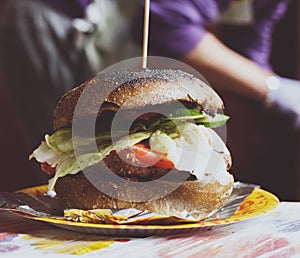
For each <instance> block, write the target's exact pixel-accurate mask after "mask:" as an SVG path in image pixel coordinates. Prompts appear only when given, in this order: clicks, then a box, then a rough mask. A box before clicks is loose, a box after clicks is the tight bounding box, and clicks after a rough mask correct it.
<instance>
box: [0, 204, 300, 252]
mask: <svg viewBox="0 0 300 258" xmlns="http://www.w3.org/2000/svg"><path fill="white" fill-rule="evenodd" d="M41 255H43V257H44V256H47V255H48V256H49V257H56V256H58V257H64V256H72V257H74V255H79V256H81V257H84V256H98V257H99V256H100V257H101V256H103V257H116V258H119V257H164V258H167V257H172V258H173V257H197V258H198V257H280V258H282V257H300V202H281V203H279V205H278V206H277V207H276V208H275V209H274V210H272V211H270V212H268V213H266V214H263V215H260V216H258V217H256V218H252V219H249V220H245V221H240V222H237V223H234V224H229V225H223V226H216V227H212V228H209V229H199V231H197V232H193V233H186V234H181V235H171V236H150V237H146V238H117V237H107V236H106V237H105V236H99V235H88V234H83V233H77V232H72V231H67V230H64V229H60V228H57V227H55V226H52V225H49V224H47V223H45V222H39V221H34V220H30V219H26V218H23V217H19V216H17V215H15V214H11V213H8V212H1V213H0V256H1V257H2V256H19V257H41Z"/></svg>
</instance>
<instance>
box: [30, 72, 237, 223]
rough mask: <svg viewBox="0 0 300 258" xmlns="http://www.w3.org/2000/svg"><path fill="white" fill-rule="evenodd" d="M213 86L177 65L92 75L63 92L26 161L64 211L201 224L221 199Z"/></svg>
mask: <svg viewBox="0 0 300 258" xmlns="http://www.w3.org/2000/svg"><path fill="white" fill-rule="evenodd" d="M223 109H224V105H223V102H222V100H221V98H220V97H219V96H218V95H217V94H216V92H215V91H214V90H213V89H212V88H210V87H209V86H208V85H207V84H205V83H204V82H203V81H202V80H200V79H198V78H197V77H195V76H193V75H190V74H188V73H186V72H183V71H181V70H167V69H166V70H155V69H137V70H134V71H126V72H110V73H101V74H99V75H98V76H97V77H95V78H93V79H91V80H89V81H87V82H85V83H83V84H82V85H80V86H79V87H77V88H74V89H73V90H71V91H69V92H67V93H66V94H65V95H64V96H63V97H62V98H61V99H60V101H59V102H58V104H57V106H56V109H55V111H54V121H53V124H54V132H53V134H51V135H46V136H45V139H44V140H43V141H42V143H41V145H40V146H39V147H38V148H37V149H36V150H34V151H33V153H32V154H31V155H30V158H35V159H36V160H37V161H38V162H40V163H41V168H42V170H43V171H45V172H47V173H48V174H50V175H52V178H51V179H50V180H49V184H48V188H49V191H48V194H49V195H51V196H52V195H57V197H58V198H59V200H60V201H61V202H62V203H63V205H64V207H65V208H77V209H99V208H100V209H101V208H103V209H126V208H136V209H139V210H147V211H150V212H155V213H158V214H162V215H167V216H177V217H180V218H186V217H187V216H191V217H192V218H194V219H197V220H201V219H204V218H207V217H208V216H210V215H211V214H213V213H214V212H216V211H217V210H219V209H220V208H221V207H222V206H223V205H224V203H225V202H226V200H227V199H228V198H229V197H230V194H231V192H232V189H233V181H234V179H233V176H232V175H231V174H230V173H229V172H228V170H229V168H230V166H231V156H230V152H229V151H228V149H227V148H226V146H225V144H224V142H223V141H222V139H221V138H220V137H219V136H218V134H217V133H216V132H215V130H214V128H216V127H220V126H223V125H224V124H225V123H226V121H227V119H228V117H227V116H225V115H223V114H221V112H222V110H223Z"/></svg>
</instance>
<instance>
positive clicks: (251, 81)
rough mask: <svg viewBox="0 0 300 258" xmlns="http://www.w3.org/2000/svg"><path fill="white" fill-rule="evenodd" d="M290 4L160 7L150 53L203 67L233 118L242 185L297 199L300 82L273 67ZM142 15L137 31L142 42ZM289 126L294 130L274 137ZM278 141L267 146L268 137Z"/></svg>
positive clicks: (199, 1)
mask: <svg viewBox="0 0 300 258" xmlns="http://www.w3.org/2000/svg"><path fill="white" fill-rule="evenodd" d="M288 4H289V1H288V0H176V1H174V0H163V1H162V0H152V1H151V5H150V8H151V10H150V33H149V52H150V53H151V55H157V56H166V57H171V58H174V59H179V60H181V61H183V62H185V63H187V64H189V65H191V66H192V67H194V68H196V70H198V71H199V72H200V73H201V74H202V75H203V76H204V77H205V78H206V79H207V81H208V82H209V83H210V85H212V87H213V88H215V89H216V90H217V91H218V92H219V93H220V95H221V96H222V98H224V100H225V107H226V112H229V115H230V116H231V119H230V121H229V123H228V144H229V147H231V150H232V154H233V165H234V166H233V172H234V174H235V176H236V179H237V180H239V179H241V180H247V181H251V180H253V181H252V182H253V183H258V184H262V185H263V186H264V187H267V188H270V190H273V191H275V192H277V193H279V195H280V196H282V197H283V198H293V199H295V198H296V191H297V190H296V189H297V187H298V186H297V181H296V178H298V176H297V175H292V176H288V175H287V174H285V175H286V176H283V173H292V172H288V171H287V170H289V169H290V170H291V169H292V168H291V166H290V163H291V160H292V159H295V160H298V159H297V157H295V155H296V154H295V152H296V151H297V150H298V146H299V144H298V145H297V144H296V143H295V142H296V140H297V139H295V138H293V140H292V142H293V143H295V144H296V145H297V146H296V147H295V148H296V150H295V149H293V148H289V149H287V148H288V146H289V145H287V144H286V143H287V142H288V140H285V138H288V135H289V136H290V135H295V137H297V136H298V137H299V134H298V132H299V130H300V82H299V81H297V80H293V79H288V78H284V77H282V76H280V75H278V74H276V73H275V72H274V71H273V69H272V66H271V64H270V54H271V49H272V37H273V31H274V29H275V25H276V24H277V23H278V22H279V21H280V19H281V18H282V17H283V15H284V14H285V12H286V10H287V8H288ZM142 14H143V12H142V11H140V12H139V14H138V16H137V18H135V20H134V22H133V26H132V27H133V29H132V31H133V33H132V35H133V38H134V39H135V40H136V41H137V42H140V40H141V38H140V35H142V33H141V29H142V26H141V25H142V18H141V16H142ZM245 107H246V108H245ZM244 111H245V112H244ZM243 112H244V113H243ZM270 114H271V115H270ZM270 116H272V117H274V119H273V120H272V121H274V120H275V121H276V122H275V123H274V122H270V118H268V117H270ZM272 123H273V124H272ZM282 124H286V125H287V126H286V127H288V129H287V128H286V127H284V130H283V131H281V132H278V133H277V134H274V133H273V132H272V131H276V130H281V129H279V128H281V126H282ZM284 126H285V125H284ZM266 128H267V129H266ZM257 132H258V133H257ZM272 134H273V138H269V139H268V141H266V138H264V137H270V135H272ZM274 138H275V139H274ZM282 138H283V139H284V140H283V141H282V140H281V139H282ZM266 142H268V145H267V146H265V145H264V144H265V143H266ZM274 142H276V144H274ZM298 157H299V152H298ZM272 169H273V171H270V170H272ZM297 171H298V170H297ZM298 172H299V171H298ZM243 173H244V174H243ZM287 178H288V179H287ZM285 180H286V182H285ZM289 183H291V184H290V185H289ZM295 184H296V185H295ZM292 185H293V186H292ZM291 189H293V190H291Z"/></svg>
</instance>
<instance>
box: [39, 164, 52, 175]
mask: <svg viewBox="0 0 300 258" xmlns="http://www.w3.org/2000/svg"><path fill="white" fill-rule="evenodd" d="M41 168H42V170H43V171H44V172H46V173H47V174H49V175H54V174H55V168H54V167H51V165H49V164H48V163H47V162H43V163H41Z"/></svg>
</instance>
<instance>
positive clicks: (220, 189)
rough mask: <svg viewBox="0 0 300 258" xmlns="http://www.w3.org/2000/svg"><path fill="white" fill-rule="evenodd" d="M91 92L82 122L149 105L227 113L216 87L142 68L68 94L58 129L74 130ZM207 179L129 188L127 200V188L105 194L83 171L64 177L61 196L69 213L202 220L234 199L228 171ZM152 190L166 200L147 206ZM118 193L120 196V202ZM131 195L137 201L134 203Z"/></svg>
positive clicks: (60, 106) (227, 157)
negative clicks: (119, 212) (143, 213)
mask: <svg viewBox="0 0 300 258" xmlns="http://www.w3.org/2000/svg"><path fill="white" fill-rule="evenodd" d="M95 85H98V86H99V85H103V87H101V90H99V87H94V86H95ZM87 87H90V93H89V94H90V95H89V98H88V101H86V103H85V104H84V105H83V108H81V109H80V111H79V113H78V114H77V118H79V119H82V121H84V119H85V117H86V116H89V115H95V114H94V112H95V111H94V110H97V114H96V115H97V116H98V117H99V119H100V120H101V118H103V119H104V117H105V115H104V114H105V113H106V112H107V111H109V112H116V111H118V110H119V109H120V108H122V109H123V110H125V111H126V110H137V109H141V108H144V107H145V106H156V105H157V106H158V107H160V106H162V107H165V106H166V105H169V104H171V103H172V102H178V101H180V102H181V103H183V104H184V105H185V106H187V107H189V108H195V109H198V110H201V111H205V112H206V113H207V114H211V115H214V114H216V113H217V112H218V110H220V109H223V108H224V106H223V102H222V100H221V98H220V97H219V96H218V95H217V94H216V93H215V92H214V91H213V90H212V88H211V87H209V86H207V85H206V84H205V83H204V82H203V81H201V80H199V79H198V78H197V77H195V76H192V75H190V74H187V73H185V72H182V71H179V70H149V69H139V70H136V71H133V72H132V71H130V72H124V73H109V74H103V75H102V76H99V77H97V78H95V79H92V80H90V81H88V82H85V83H83V84H82V85H81V86H79V87H77V88H75V89H73V90H71V91H70V92H68V93H67V94H65V95H64V96H63V97H62V98H61V100H60V101H59V103H58V105H57V107H56V109H55V112H54V129H55V130H58V129H60V128H65V127H71V126H72V119H73V116H74V112H75V107H76V104H77V102H78V100H79V98H80V96H81V94H82V93H83V91H84V90H85V89H87ZM103 100H104V102H103ZM102 116H103V117H102ZM222 153H223V154H222V155H223V157H224V159H225V160H226V164H227V169H228V168H229V167H230V165H231V159H230V153H229V152H228V151H226V150H222ZM109 161H111V160H109V159H108V158H107V159H104V161H103V162H104V163H106V165H107V166H108V167H110V164H111V163H113V162H109ZM118 164H119V163H118ZM101 167H102V166H101V165H94V166H93V168H94V170H96V171H98V172H95V173H98V175H99V173H101ZM124 167H126V166H124ZM114 168H115V169H112V171H113V172H114V173H115V174H117V175H119V174H118V171H114V170H118V169H119V167H114ZM151 168H152V167H151ZM99 170H100V171H99ZM121 170H122V169H121ZM159 172H160V171H159ZM185 172H186V171H185ZM129 174H130V173H129ZM206 174H207V178H201V180H199V179H195V178H187V180H185V181H184V182H183V183H182V182H176V180H175V181H173V182H168V181H162V182H160V184H159V186H158V187H157V188H155V187H154V188H151V189H145V188H143V191H140V190H137V189H134V188H131V187H130V186H128V187H127V189H126V190H125V195H127V196H125V197H124V187H125V188H126V185H123V186H122V187H123V189H122V191H121V189H119V188H118V187H119V186H116V185H114V184H113V183H111V185H110V184H109V183H107V182H105V187H106V188H111V191H113V192H114V195H113V196H114V197H112V195H107V194H105V193H103V192H101V191H99V190H98V189H99V187H98V188H96V187H95V186H94V185H95V183H96V182H95V181H93V182H92V183H91V182H90V181H91V180H90V179H87V177H86V176H85V174H84V173H83V172H79V173H77V174H75V175H67V176H64V177H61V178H59V179H58V180H57V182H56V185H55V191H56V193H57V195H58V197H59V199H60V200H62V202H63V203H64V204H65V207H66V208H79V209H95V208H111V209H122V208H137V209H141V210H149V211H152V212H156V213H160V214H164V215H168V216H179V217H183V216H184V214H185V213H189V214H190V215H191V216H193V217H194V218H196V219H198V220H201V219H204V218H206V217H208V216H209V215H211V214H212V213H214V212H215V211H217V210H218V209H220V208H221V207H222V206H223V204H224V203H225V201H226V200H227V199H228V198H229V196H230V194H231V191H232V188H233V181H234V179H233V176H232V175H231V174H229V173H228V172H227V171H226V169H225V171H222V172H220V171H210V172H207V173H206ZM99 178H100V179H99ZM124 178H125V179H126V180H129V181H130V180H133V181H139V180H137V179H136V178H133V179H132V178H128V177H124ZM95 180H96V181H97V180H98V181H99V180H100V181H101V177H99V176H98V177H96V179H95ZM99 184H100V185H101V182H98V185H99ZM174 185H176V187H174ZM170 186H171V187H174V189H175V190H174V191H172V192H170V193H168V194H167V195H165V194H163V192H164V189H167V188H168V187H170ZM151 191H153V195H155V196H157V194H158V193H162V194H161V196H163V197H160V198H154V199H153V200H149V201H144V198H143V195H144V194H145V195H148V196H149V195H150V196H151V194H152V192H151ZM106 193H107V192H106ZM118 193H120V196H119V197H118ZM131 196H132V197H133V198H132V199H133V200H134V201H129V200H130V199H131ZM137 196H140V197H141V201H138V200H137Z"/></svg>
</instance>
